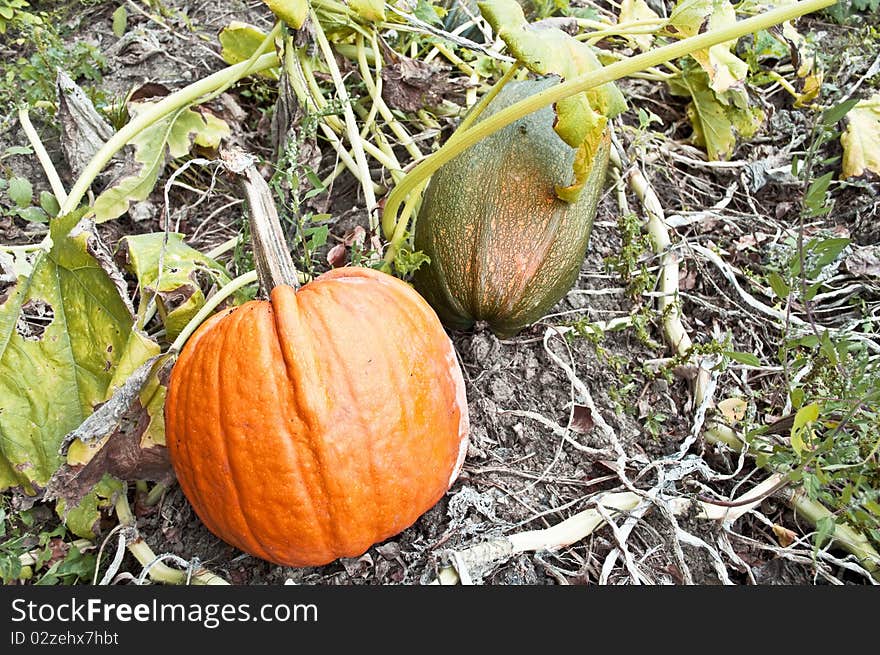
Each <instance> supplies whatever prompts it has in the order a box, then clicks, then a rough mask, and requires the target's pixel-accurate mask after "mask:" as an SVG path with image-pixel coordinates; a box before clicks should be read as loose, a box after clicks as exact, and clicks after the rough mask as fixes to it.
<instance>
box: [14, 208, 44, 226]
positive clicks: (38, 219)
mask: <svg viewBox="0 0 880 655" xmlns="http://www.w3.org/2000/svg"><path fill="white" fill-rule="evenodd" d="M16 213H17V214H18V215H19V216H20V217H21V218H23V219H24V220H26V221H28V222H30V223H46V222H47V221H48V220H49V215H48V214H46V212H44V211H43V210H42V209H40V208H39V207H25V208H24V209H19V210H17V211H16Z"/></svg>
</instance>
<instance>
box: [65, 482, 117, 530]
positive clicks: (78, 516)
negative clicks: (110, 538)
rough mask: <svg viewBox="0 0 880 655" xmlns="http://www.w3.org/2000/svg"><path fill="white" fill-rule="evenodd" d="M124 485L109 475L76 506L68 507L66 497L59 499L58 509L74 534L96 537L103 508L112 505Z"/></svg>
mask: <svg viewBox="0 0 880 655" xmlns="http://www.w3.org/2000/svg"><path fill="white" fill-rule="evenodd" d="M123 488H124V487H123V485H122V483H121V482H119V481H118V480H114V479H113V478H112V477H110V476H109V475H105V476H104V478H103V479H102V480H101V482H99V483H98V484H97V485H95V488H94V489H92V491H90V492H89V493H88V494H86V495H85V497H83V499H82V500H81V501H80V502H79V504H78V505H76V506H75V507H70V508H67V507H66V506H65V502H64V499H59V500H58V503H57V505H56V511H57V512H58V515H59V516H62V517H63V518H64V524H65V525H66V526H67V529H68V530H70V531H71V532H72V533H73V534H75V535H77V536H78V537H82V538H83V539H94V538H95V535H96V534H97V532H98V531H97V530H96V527H97V523H98V520H99V519H100V518H101V510H102V509H105V508H107V507H110V506H112V504H113V499H114V498H115V496H116V494H117V493H120V492H122V490H123Z"/></svg>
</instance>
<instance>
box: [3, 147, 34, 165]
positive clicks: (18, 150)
mask: <svg viewBox="0 0 880 655" xmlns="http://www.w3.org/2000/svg"><path fill="white" fill-rule="evenodd" d="M32 154H34V151H33V149H31V148H30V147H29V146H9V147H8V148H7V149H6V150H4V151H3V154H2V155H0V161H2V160H4V159H6V158H7V157H12V156H13V155H32Z"/></svg>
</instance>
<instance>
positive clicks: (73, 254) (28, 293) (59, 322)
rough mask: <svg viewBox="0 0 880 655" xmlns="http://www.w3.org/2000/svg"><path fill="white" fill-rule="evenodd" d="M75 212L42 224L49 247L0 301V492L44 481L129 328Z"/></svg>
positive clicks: (103, 387)
mask: <svg viewBox="0 0 880 655" xmlns="http://www.w3.org/2000/svg"><path fill="white" fill-rule="evenodd" d="M82 214H83V212H82V211H80V212H77V213H75V214H71V215H68V216H62V217H59V218H56V219H54V220H53V221H52V223H51V226H50V230H51V236H52V240H53V246H52V250H51V251H50V252H40V253H39V254H38V255H37V256H36V260H35V261H34V262H33V266H32V269H31V271H30V273H29V274H20V275H19V277H18V279H17V281H16V283H15V285H14V286H13V287H12V288H11V289H10V290H8V292H7V293H8V297H7V299H6V301H5V302H3V303H2V304H0V398H2V399H3V402H2V405H0V408H2V409H0V490H3V489H6V488H8V487H11V486H21V487H23V489H24V490H25V491H27V492H30V493H32V492H33V491H34V485H37V486H40V487H43V486H45V485H46V483H47V482H48V480H49V478H50V477H51V476H52V474H53V473H54V472H55V470H56V469H57V468H58V466H59V465H60V464H61V463H62V461H63V457H62V455H61V454H60V453H59V452H58V451H59V447H60V445H61V442H62V439H63V438H64V436H65V435H66V434H67V433H68V432H70V431H71V430H73V429H74V428H76V427H77V426H78V425H79V424H80V423H82V421H83V420H84V419H85V418H86V417H87V416H88V415H89V414H91V413H92V412H93V411H94V409H95V407H96V406H98V405H99V404H101V403H103V402H104V401H105V400H106V399H107V397H108V393H110V392H111V391H112V389H111V388H110V383H111V380H112V378H113V371H114V369H115V367H116V365H117V364H118V362H119V359H120V357H121V355H122V353H123V352H124V350H125V346H126V343H127V341H128V339H129V336H130V334H131V331H132V324H133V318H132V312H131V310H130V307H129V305H128V303H127V299H125V298H124V297H123V296H122V295H121V293H120V288H119V287H118V286H117V284H116V282H115V281H114V277H111V275H110V274H109V273H108V271H107V270H106V268H105V267H106V266H107V264H106V262H105V264H104V266H102V265H101V264H99V263H98V261H97V260H96V259H95V258H94V257H93V255H92V254H91V253H93V252H101V251H102V246H101V244H100V242H99V241H98V239H97V236H96V234H95V233H94V226H93V224H92V223H91V222H90V221H88V220H85V219H83V220H80V218H81V216H82ZM68 234H69V236H68ZM106 260H107V261H109V253H107V257H106ZM19 270H20V271H21V270H23V267H19ZM117 273H118V272H117ZM116 279H117V280H118V281H119V282H122V280H121V276H118V277H117V278H116Z"/></svg>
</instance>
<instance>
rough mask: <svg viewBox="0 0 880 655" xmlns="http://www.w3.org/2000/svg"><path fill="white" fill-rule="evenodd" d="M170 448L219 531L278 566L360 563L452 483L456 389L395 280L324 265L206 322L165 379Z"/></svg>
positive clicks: (414, 299) (458, 459)
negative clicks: (311, 276) (304, 280)
mask: <svg viewBox="0 0 880 655" xmlns="http://www.w3.org/2000/svg"><path fill="white" fill-rule="evenodd" d="M165 420H166V441H167V444H168V448H169V451H170V455H171V461H172V464H173V465H174V470H175V472H176V474H177V477H178V480H179V481H180V485H181V487H182V489H183V492H184V494H185V495H186V497H187V498H188V499H189V501H190V503H191V504H192V506H193V508H194V509H195V511H196V513H197V514H198V516H199V518H200V519H201V520H202V522H203V523H204V524H205V525H206V526H207V527H208V528H209V529H210V530H211V531H212V532H213V533H214V534H216V535H217V536H219V537H220V538H222V539H224V540H225V541H227V542H228V543H230V544H233V545H234V546H236V547H238V548H240V549H241V550H244V551H246V552H248V553H251V554H253V555H256V556H257V557H260V558H263V559H266V560H270V561H272V562H276V563H278V564H283V565H287V566H308V565H320V564H326V563H328V562H331V561H333V560H334V559H336V558H338V557H353V556H357V555H360V554H362V553H364V552H365V551H366V550H367V549H368V548H369V547H370V546H371V545H373V544H374V543H377V542H379V541H382V540H383V539H386V538H388V537H390V536H392V535H395V534H397V533H398V532H400V531H401V530H403V529H405V528H407V527H408V526H410V525H411V524H412V523H413V522H415V520H416V519H417V518H418V517H419V516H421V514H423V513H424V512H425V511H427V510H428V509H430V508H431V507H432V506H433V505H434V504H435V503H436V502H437V501H438V500H439V499H440V498H441V497H442V495H443V493H444V492H445V491H446V490H447V489H448V488H449V486H450V485H451V484H452V482H453V481H454V480H455V478H456V477H457V476H458V473H459V471H460V469H461V465H462V464H463V460H464V455H465V452H466V450H467V435H468V414H467V402H466V398H465V391H464V381H463V379H462V375H461V371H460V369H459V366H458V362H457V360H456V357H455V352H454V350H453V347H452V343H451V342H450V340H449V338H448V337H447V336H446V333H445V332H444V331H443V327H442V325H441V324H440V321H439V320H438V319H437V316H436V314H435V313H434V312H433V310H432V309H431V308H430V307H429V306H428V305H427V303H425V301H424V300H423V299H422V298H421V297H420V296H419V295H418V294H417V293H416V292H415V291H413V290H412V289H411V288H410V287H409V286H407V285H406V284H404V283H403V282H401V281H400V280H397V279H396V278H394V277H392V276H390V275H386V274H384V273H380V272H378V271H374V270H370V269H363V268H339V269H334V270H332V271H330V272H328V273H326V274H324V275H322V276H320V277H319V278H317V279H316V280H314V281H313V282H311V283H309V284H307V285H306V286H304V287H302V288H301V289H300V290H299V291H298V292H295V291H294V290H293V289H292V288H291V287H286V286H280V287H276V288H275V289H274V290H273V291H272V294H271V302H269V301H252V302H248V303H246V304H244V305H242V306H240V307H238V308H237V309H234V310H231V311H230V312H225V313H223V314H219V315H217V316H214V317H212V318H211V319H209V320H208V321H206V322H205V323H204V324H203V325H202V326H201V327H200V328H199V329H198V330H197V331H196V333H195V334H194V335H193V336H192V337H191V338H190V340H189V341H188V342H187V344H186V346H185V348H184V349H183V351H182V352H181V354H180V357H179V359H178V361H177V363H176V364H175V366H174V368H173V369H172V374H171V380H170V383H169V387H168V395H167V399H166V405H165Z"/></svg>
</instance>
